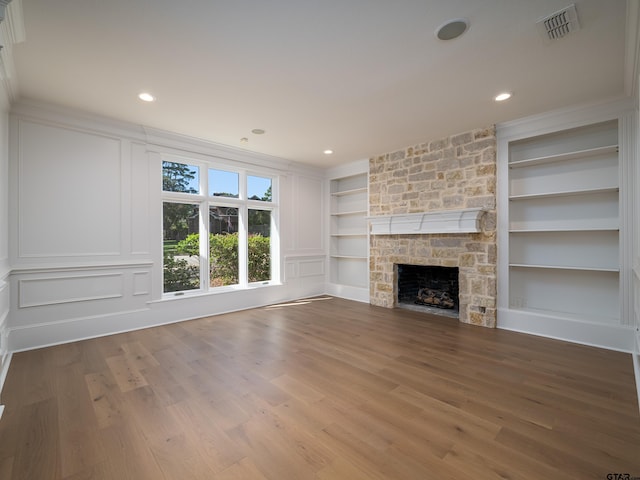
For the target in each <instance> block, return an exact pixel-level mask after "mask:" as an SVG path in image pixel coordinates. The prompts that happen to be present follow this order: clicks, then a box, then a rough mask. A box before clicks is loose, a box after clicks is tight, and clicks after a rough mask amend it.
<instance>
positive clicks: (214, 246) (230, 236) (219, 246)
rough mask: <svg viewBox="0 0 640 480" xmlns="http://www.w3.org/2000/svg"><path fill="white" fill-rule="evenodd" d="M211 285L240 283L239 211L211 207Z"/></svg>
mask: <svg viewBox="0 0 640 480" xmlns="http://www.w3.org/2000/svg"><path fill="white" fill-rule="evenodd" d="M209 228H210V234H209V256H210V258H209V261H210V270H209V284H210V286H211V287H222V286H224V285H235V284H237V283H238V270H239V268H238V209H237V208H232V207H218V206H215V205H212V206H210V207H209Z"/></svg>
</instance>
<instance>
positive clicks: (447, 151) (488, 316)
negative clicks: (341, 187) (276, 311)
mask: <svg viewBox="0 0 640 480" xmlns="http://www.w3.org/2000/svg"><path fill="white" fill-rule="evenodd" d="M472 207H482V208H484V209H485V210H486V213H485V214H484V215H483V217H482V232H481V233H473V234H443V235H371V245H370V259H369V261H370V269H369V270H370V302H371V304H373V305H379V306H383V307H388V308H392V307H394V306H395V305H396V302H397V291H396V290H397V286H396V285H397V282H396V279H397V274H398V272H397V265H398V264H413V265H437V266H444V267H455V266H457V267H459V280H460V282H459V283H460V321H461V322H464V323H472V324H474V325H483V326H486V327H495V325H496V137H495V127H490V128H483V129H477V130H473V131H470V132H465V133H462V134H459V135H453V136H451V137H448V138H444V139H441V140H437V141H433V142H428V143H423V144H420V145H416V146H413V147H409V148H406V149H404V150H399V151H397V152H393V153H389V154H386V155H380V156H378V157H374V158H371V159H370V160H369V209H370V214H371V216H374V215H393V214H406V213H418V212H432V211H441V210H456V209H463V208H472Z"/></svg>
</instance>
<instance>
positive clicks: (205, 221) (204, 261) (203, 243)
mask: <svg viewBox="0 0 640 480" xmlns="http://www.w3.org/2000/svg"><path fill="white" fill-rule="evenodd" d="M199 231H200V245H199V246H200V285H201V288H202V290H203V291H205V292H206V291H208V290H209V283H210V282H209V205H208V203H207V202H201V203H200V229H199Z"/></svg>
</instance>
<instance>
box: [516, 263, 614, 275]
mask: <svg viewBox="0 0 640 480" xmlns="http://www.w3.org/2000/svg"><path fill="white" fill-rule="evenodd" d="M509 266H510V267H515V268H541V269H546V270H583V271H586V272H614V273H615V272H620V269H619V268H600V267H578V266H568V265H530V264H524V263H510V264H509Z"/></svg>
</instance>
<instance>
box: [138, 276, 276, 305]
mask: <svg viewBox="0 0 640 480" xmlns="http://www.w3.org/2000/svg"><path fill="white" fill-rule="evenodd" d="M282 285H283V284H282V282H276V281H270V282H266V283H250V284H249V285H246V286H240V285H230V286H226V287H215V288H212V289H210V290H207V291H206V292H203V291H201V290H194V291H183V292H171V293H163V294H162V297H161V298H160V299H158V300H153V301H151V302H150V303H159V302H167V301H172V300H185V299H188V298H197V297H207V296H212V295H220V294H225V293H234V292H246V291H248V290H256V289H259V288H269V287H281V286H282Z"/></svg>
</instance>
